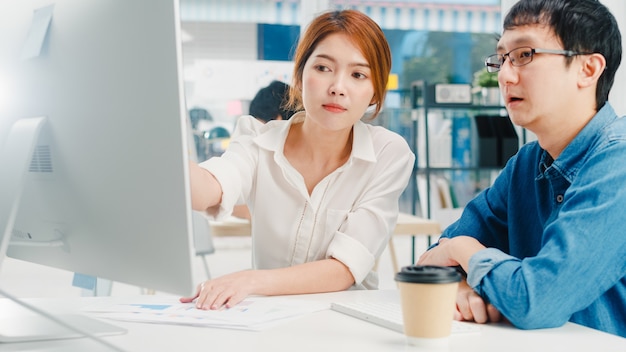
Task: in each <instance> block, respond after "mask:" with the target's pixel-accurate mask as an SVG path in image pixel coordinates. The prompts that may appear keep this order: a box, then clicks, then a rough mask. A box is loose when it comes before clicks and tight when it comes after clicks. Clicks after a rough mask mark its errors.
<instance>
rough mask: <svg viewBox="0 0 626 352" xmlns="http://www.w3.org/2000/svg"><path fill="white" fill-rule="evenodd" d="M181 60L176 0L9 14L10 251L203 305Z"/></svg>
mask: <svg viewBox="0 0 626 352" xmlns="http://www.w3.org/2000/svg"><path fill="white" fill-rule="evenodd" d="M181 56H182V52H181V41H180V19H179V3H178V1H177V0H133V1H127V0H80V1H75V0H54V1H52V0H47V1H41V0H2V1H1V2H0V82H2V83H0V84H3V85H4V87H5V88H6V87H8V89H5V92H4V93H6V94H8V96H10V99H7V95H4V101H3V102H2V105H0V148H2V149H0V243H2V244H3V245H2V247H4V248H2V247H0V249H6V252H7V255H8V256H10V257H13V258H17V259H22V260H26V261H29V262H34V263H39V264H43V265H47V266H51V267H56V268H61V269H65V270H68V271H72V272H78V273H82V274H87V275H93V276H97V277H101V278H105V279H110V280H113V281H119V282H124V283H128V284H131V285H136V286H139V287H144V288H148V289H154V290H157V291H162V292H167V293H172V294H180V295H189V294H190V293H192V292H193V290H194V287H195V285H196V284H197V282H194V273H193V267H194V264H193V261H194V257H195V251H194V238H193V222H192V211H191V206H190V191H189V185H188V168H187V162H188V159H189V145H190V144H189V143H188V140H187V138H188V136H187V128H188V125H187V116H186V107H185V103H184V92H183V77H182V60H181ZM9 82H10V83H9ZM207 227H208V226H207ZM206 236H208V233H207V234H206ZM9 237H10V239H9ZM2 252H3V250H0V256H2ZM1 261H2V258H1V257H0V263H1Z"/></svg>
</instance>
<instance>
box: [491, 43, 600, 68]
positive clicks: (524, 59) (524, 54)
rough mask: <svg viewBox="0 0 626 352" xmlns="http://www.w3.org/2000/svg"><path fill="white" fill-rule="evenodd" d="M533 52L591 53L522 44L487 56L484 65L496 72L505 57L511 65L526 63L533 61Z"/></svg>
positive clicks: (560, 53) (574, 54) (565, 54)
mask: <svg viewBox="0 0 626 352" xmlns="http://www.w3.org/2000/svg"><path fill="white" fill-rule="evenodd" d="M535 54H554V55H564V56H567V57H571V56H576V55H589V54H591V53H580V52H577V51H572V50H556V49H536V48H531V47H529V46H523V47H521V48H515V49H513V50H511V51H509V52H508V53H506V54H493V55H490V56H488V57H487V58H486V59H485V67H487V71H488V72H498V71H500V67H502V65H503V64H504V60H506V58H507V57H508V58H509V61H510V62H511V65H513V66H524V65H528V64H529V63H531V62H532V61H533V56H535Z"/></svg>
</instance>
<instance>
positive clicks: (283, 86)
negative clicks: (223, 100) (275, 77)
mask: <svg viewBox="0 0 626 352" xmlns="http://www.w3.org/2000/svg"><path fill="white" fill-rule="evenodd" d="M288 95H289V85H288V84H287V83H283V82H281V81H272V83H270V84H269V85H268V86H267V87H263V88H261V89H259V91H258V92H257V93H256V95H255V96H254V98H253V99H252V101H251V102H250V115H252V116H254V117H256V118H257V119H259V120H260V121H261V122H263V123H266V122H269V121H271V120H289V118H290V117H291V115H293V114H294V113H295V111H290V110H287V109H285V108H284V105H285V102H286V100H287V98H286V97H287V96H288Z"/></svg>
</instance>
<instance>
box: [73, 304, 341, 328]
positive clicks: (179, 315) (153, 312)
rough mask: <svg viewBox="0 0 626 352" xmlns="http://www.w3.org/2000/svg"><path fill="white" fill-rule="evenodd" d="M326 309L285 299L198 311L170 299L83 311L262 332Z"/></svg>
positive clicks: (135, 319)
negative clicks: (281, 323) (270, 327)
mask: <svg viewBox="0 0 626 352" xmlns="http://www.w3.org/2000/svg"><path fill="white" fill-rule="evenodd" d="M325 309H330V305H329V304H327V303H320V302H315V301H309V300H304V299H295V298H286V297H250V298H247V299H245V300H244V301H242V302H241V303H239V304H238V305H236V306H234V307H232V308H228V309H226V308H224V309H221V310H200V309H197V308H196V307H195V303H179V302H178V300H177V299H176V298H170V297H163V298H161V299H160V300H159V299H156V300H150V301H149V302H145V303H124V304H98V305H91V306H88V307H85V308H83V310H84V311H85V312H89V313H96V316H97V317H100V318H108V319H115V320H123V321H132V322H145V323H160V324H179V325H193V326H205V327H218V328H228V329H243V330H262V329H264V328H267V327H269V326H272V325H275V324H277V323H280V322H283V321H285V320H287V319H289V318H295V317H298V316H301V315H304V314H309V313H313V312H316V311H320V310H325Z"/></svg>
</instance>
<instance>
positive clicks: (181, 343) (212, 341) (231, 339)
mask: <svg viewBox="0 0 626 352" xmlns="http://www.w3.org/2000/svg"><path fill="white" fill-rule="evenodd" d="M299 298H303V299H311V300H316V301H322V302H326V303H329V304H330V302H335V301H352V300H354V299H371V300H398V292H397V291H395V290H380V291H346V292H335V293H328V294H316V295H303V296H299ZM142 299H144V300H145V299H146V297H141V296H138V297H85V298H78V299H76V298H68V299H33V300H29V302H30V303H33V304H36V305H38V306H40V307H45V309H47V310H48V311H53V312H57V311H58V312H60V311H61V310H62V311H63V312H67V311H76V310H79V309H80V308H81V307H82V306H84V305H87V304H93V303H95V302H110V303H140V302H142ZM5 304H12V303H11V302H8V301H7V300H0V306H2V305H5ZM113 323H114V324H115V325H118V326H122V327H124V328H126V329H128V333H127V334H125V335H119V336H110V337H106V339H107V341H109V342H111V343H113V344H115V345H116V346H119V347H120V348H122V349H124V350H126V351H198V350H207V351H208V350H211V351H359V352H367V351H376V352H380V351H419V349H417V348H415V347H410V346H408V345H407V344H406V343H405V337H404V335H403V334H400V333H397V332H394V331H392V330H388V329H385V328H382V327H379V326H377V325H374V324H371V323H368V322H364V321H360V320H357V319H354V318H351V317H349V316H346V315H343V314H341V313H338V312H335V311H331V310H323V311H319V312H316V313H312V314H308V315H304V316H300V317H297V318H295V319H293V320H289V321H286V322H283V323H280V324H278V325H277V326H273V327H271V328H268V329H266V330H263V331H241V330H230V329H216V328H204V327H190V326H177V325H161V324H145V323H129V322H119V321H113ZM0 350H2V351H35V350H37V351H40V350H46V351H48V350H52V351H101V350H102V351H106V349H104V348H102V347H100V345H97V344H96V343H95V342H92V341H90V340H87V339H84V338H81V339H72V340H60V341H46V342H39V343H35V342H28V343H16V344H5V345H0ZM447 351H449V352H454V351H463V352H473V351H476V352H479V351H480V352H489V351H493V352H496V351H497V352H501V351H514V352H515V351H520V352H522V351H524V352H526V351H568V352H570V351H585V352H586V351H603V352H607V351H609V352H611V351H616V352H617V351H619V352H623V351H626V339H623V338H621V337H618V336H614V335H610V334H606V333H603V332H600V331H597V330H593V329H589V328H585V327H582V326H580V325H576V324H571V323H568V324H566V325H565V326H563V327H560V328H556V329H543V330H528V331H524V330H519V329H516V328H514V327H511V326H509V325H495V324H488V325H481V332H480V333H476V334H466V335H453V336H452V337H451V340H450V348H449V349H448V350H447Z"/></svg>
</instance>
